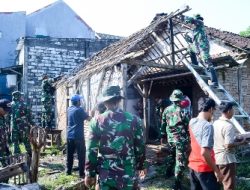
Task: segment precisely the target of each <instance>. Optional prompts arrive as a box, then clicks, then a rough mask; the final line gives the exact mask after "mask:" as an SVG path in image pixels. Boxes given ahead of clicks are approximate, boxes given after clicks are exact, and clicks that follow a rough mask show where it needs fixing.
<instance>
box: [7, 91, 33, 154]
mask: <svg viewBox="0 0 250 190" xmlns="http://www.w3.org/2000/svg"><path fill="white" fill-rule="evenodd" d="M21 96H22V93H21V92H19V91H15V92H13V93H12V103H11V110H12V112H11V135H12V142H13V143H14V153H20V152H21V151H20V147H19V144H20V143H24V146H25V149H26V151H27V153H28V154H29V156H31V145H30V141H29V134H30V126H31V125H33V122H32V119H31V111H30V109H29V108H28V106H27V105H26V104H25V103H24V102H23V100H22V99H21Z"/></svg>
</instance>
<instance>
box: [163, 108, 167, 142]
mask: <svg viewBox="0 0 250 190" xmlns="http://www.w3.org/2000/svg"><path fill="white" fill-rule="evenodd" d="M161 119H162V121H161V141H162V142H163V140H164V139H166V137H167V133H166V128H167V125H168V124H167V113H166V109H165V110H164V111H163V114H162V118H161Z"/></svg>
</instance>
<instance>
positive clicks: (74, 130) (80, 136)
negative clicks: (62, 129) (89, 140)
mask: <svg viewBox="0 0 250 190" xmlns="http://www.w3.org/2000/svg"><path fill="white" fill-rule="evenodd" d="M82 98H83V97H82V96H80V95H78V94H75V95H73V96H72V97H71V104H72V105H71V106H70V107H69V108H68V110H67V116H68V125H67V164H66V165H67V169H66V174H67V175H71V172H72V167H73V158H74V152H75V150H76V151H77V155H78V162H79V163H78V164H79V175H80V177H81V178H84V176H85V175H84V163H85V140H84V126H83V124H84V120H88V121H89V120H90V119H91V117H90V116H89V115H88V114H87V113H86V112H85V111H84V110H83V108H82V107H80V105H81V99H82Z"/></svg>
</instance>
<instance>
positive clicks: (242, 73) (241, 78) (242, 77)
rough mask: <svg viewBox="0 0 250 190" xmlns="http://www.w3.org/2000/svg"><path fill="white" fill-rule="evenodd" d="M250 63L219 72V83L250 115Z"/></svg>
mask: <svg viewBox="0 0 250 190" xmlns="http://www.w3.org/2000/svg"><path fill="white" fill-rule="evenodd" d="M249 78H250V62H246V63H245V64H244V66H243V67H240V66H238V67H232V68H227V69H225V70H224V71H219V72H218V79H219V82H220V83H221V84H222V85H223V86H224V88H225V89H226V90H227V91H228V92H229V93H230V94H231V95H232V96H233V97H234V99H235V100H236V101H237V102H238V103H240V104H241V105H242V106H243V109H244V110H245V111H246V112H247V113H248V114H250V81H249Z"/></svg>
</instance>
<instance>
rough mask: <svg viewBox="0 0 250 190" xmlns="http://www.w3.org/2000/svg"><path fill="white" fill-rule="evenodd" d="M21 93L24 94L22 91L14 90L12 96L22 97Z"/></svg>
mask: <svg viewBox="0 0 250 190" xmlns="http://www.w3.org/2000/svg"><path fill="white" fill-rule="evenodd" d="M21 95H23V93H22V92H20V91H14V92H12V96H13V97H21Z"/></svg>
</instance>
